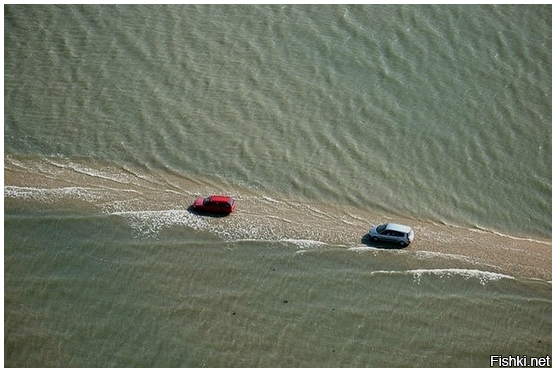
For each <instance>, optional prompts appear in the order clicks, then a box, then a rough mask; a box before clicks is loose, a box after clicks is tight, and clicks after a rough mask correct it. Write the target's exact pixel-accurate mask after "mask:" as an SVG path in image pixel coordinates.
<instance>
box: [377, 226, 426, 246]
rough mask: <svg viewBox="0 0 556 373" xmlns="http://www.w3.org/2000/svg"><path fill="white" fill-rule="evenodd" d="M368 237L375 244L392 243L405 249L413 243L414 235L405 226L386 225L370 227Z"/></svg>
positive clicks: (411, 230)
mask: <svg viewBox="0 0 556 373" xmlns="http://www.w3.org/2000/svg"><path fill="white" fill-rule="evenodd" d="M369 237H370V238H371V240H373V241H375V242H376V241H385V242H393V243H397V244H399V245H400V246H404V247H405V246H407V245H409V244H410V243H411V241H413V239H414V238H415V233H414V232H413V229H411V228H410V227H408V226H407V225H401V224H396V223H386V224H381V225H377V226H375V227H372V228H371V231H370V232H369Z"/></svg>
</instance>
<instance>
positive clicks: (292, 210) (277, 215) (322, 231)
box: [4, 162, 552, 281]
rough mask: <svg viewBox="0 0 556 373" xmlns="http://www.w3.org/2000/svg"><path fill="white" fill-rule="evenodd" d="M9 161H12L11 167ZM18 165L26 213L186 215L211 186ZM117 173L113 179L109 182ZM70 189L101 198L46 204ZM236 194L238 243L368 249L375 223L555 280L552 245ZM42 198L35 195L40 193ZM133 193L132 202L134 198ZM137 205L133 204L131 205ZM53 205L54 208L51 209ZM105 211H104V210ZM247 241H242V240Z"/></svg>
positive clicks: (12, 183) (472, 258) (14, 180)
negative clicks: (393, 224)
mask: <svg viewBox="0 0 556 373" xmlns="http://www.w3.org/2000/svg"><path fill="white" fill-rule="evenodd" d="M7 163H10V162H7ZM35 166H36V165H29V164H24V165H22V164H21V163H19V164H18V163H15V162H14V163H12V164H8V165H7V166H6V165H5V167H4V186H5V189H4V203H5V206H6V208H18V207H21V206H23V207H24V208H25V209H29V208H31V209H32V208H33V206H34V205H35V206H38V207H41V206H42V207H45V208H53V207H54V208H55V206H56V204H57V203H59V202H60V201H62V202H63V203H66V204H68V205H69V206H74V207H78V208H90V209H91V211H95V210H96V212H99V210H100V212H107V211H108V212H110V209H116V208H123V209H125V210H131V211H141V210H145V209H147V210H148V209H150V210H164V209H177V210H181V209H183V210H185V209H186V208H187V205H188V203H189V202H190V201H189V200H190V199H192V198H193V196H195V195H199V194H200V195H202V194H204V193H208V192H209V190H211V189H214V186H212V188H210V186H209V188H207V185H206V184H204V183H200V182H199V181H195V180H189V179H185V178H182V177H180V176H177V175H164V177H163V179H161V178H160V175H158V176H157V175H154V176H152V175H149V176H148V177H145V176H140V175H139V176H138V175H137V174H134V173H125V172H122V170H117V171H114V170H111V171H106V170H103V171H102V172H104V174H101V172H100V171H94V170H93V169H88V171H87V172H83V171H82V170H81V171H79V170H78V171H76V169H75V167H60V166H59V165H52V164H46V165H45V164H41V166H40V167H35ZM111 175H112V176H111ZM25 188H36V190H31V191H35V192H37V191H38V192H37V193H38V194H39V197H37V196H36V195H35V196H33V193H30V195H29V196H22V195H20V196H17V195H13V190H19V191H21V190H23V191H25V190H27V189H25ZM71 188H76V189H73V190H74V191H75V190H80V191H84V192H85V193H91V191H92V192H93V193H97V194H96V195H93V196H89V197H90V198H89V199H88V198H87V196H85V197H83V196H81V195H80V193H81V192H80V193H77V194H75V193H74V194H68V196H67V198H65V199H64V198H61V199H60V198H58V197H57V198H58V200H56V201H53V200H52V198H42V197H40V194H41V193H42V194H44V192H45V191H46V192H48V191H49V190H58V191H60V190H62V191H69V190H71ZM229 192H232V193H233V194H235V195H236V196H237V199H238V202H239V209H238V211H237V214H234V216H233V217H232V219H228V220H225V221H223V222H217V223H215V224H229V225H230V226H228V227H227V229H229V230H231V231H233V233H232V235H233V234H237V235H238V236H237V238H248V237H249V235H250V234H253V232H256V234H258V235H261V236H264V237H268V238H270V239H280V238H284V237H289V238H300V239H307V240H315V241H322V242H325V243H331V244H340V245H346V246H348V247H350V246H351V247H354V246H364V245H365V243H366V242H365V240H364V238H365V234H366V233H367V232H368V229H369V225H370V224H376V223H380V222H383V221H387V220H390V219H395V220H397V221H399V222H401V223H406V224H408V225H411V226H412V227H413V228H414V230H415V233H416V240H415V242H414V243H412V244H411V245H410V246H409V247H408V248H406V249H405V250H408V251H413V252H416V253H419V254H421V255H422V256H426V255H427V253H436V254H438V256H445V257H446V258H449V259H450V260H454V261H458V262H460V263H461V266H462V268H464V267H466V268H473V269H480V270H484V271H490V272H496V273H501V274H505V275H510V276H514V277H519V278H536V279H542V280H548V281H551V280H552V242H551V240H550V239H547V240H546V241H542V240H533V239H528V238H520V237H511V236H509V235H504V234H500V233H496V232H489V231H484V230H479V229H471V228H464V227H453V226H447V225H443V224H436V223H431V222H423V221H416V220H410V219H403V218H396V217H387V216H384V215H381V214H374V213H373V212H370V211H368V210H362V209H357V208H348V207H345V206H330V205H322V204H311V203H299V202H295V201H285V200H281V199H279V198H274V197H272V198H271V197H266V196H261V195H256V194H252V192H250V191H246V190H230V191H229ZM35 194H36V193H35ZM130 195H133V197H134V198H130ZM131 201H133V203H132V202H131ZM53 205H54V206H53ZM99 206H100V207H99ZM241 235H243V236H241Z"/></svg>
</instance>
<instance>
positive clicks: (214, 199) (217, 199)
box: [210, 196, 232, 202]
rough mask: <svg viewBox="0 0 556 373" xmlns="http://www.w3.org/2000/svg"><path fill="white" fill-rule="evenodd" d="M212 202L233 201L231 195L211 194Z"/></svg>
mask: <svg viewBox="0 0 556 373" xmlns="http://www.w3.org/2000/svg"><path fill="white" fill-rule="evenodd" d="M210 200H211V202H231V200H232V197H230V196H210Z"/></svg>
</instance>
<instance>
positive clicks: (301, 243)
mask: <svg viewBox="0 0 556 373" xmlns="http://www.w3.org/2000/svg"><path fill="white" fill-rule="evenodd" d="M278 241H279V242H286V243H290V244H294V245H296V246H298V247H299V248H301V249H306V248H309V247H320V246H323V245H326V243H325V242H321V241H315V240H306V239H295V238H281V239H280V240H278Z"/></svg>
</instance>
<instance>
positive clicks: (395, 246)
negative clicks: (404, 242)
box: [361, 233, 405, 250]
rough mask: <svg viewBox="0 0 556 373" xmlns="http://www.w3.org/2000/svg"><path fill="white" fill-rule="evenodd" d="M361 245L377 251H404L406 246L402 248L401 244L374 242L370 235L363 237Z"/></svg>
mask: <svg viewBox="0 0 556 373" xmlns="http://www.w3.org/2000/svg"><path fill="white" fill-rule="evenodd" d="M361 243H362V244H363V245H367V246H370V247H374V248H376V249H388V250H402V249H405V247H404V246H401V245H399V244H395V243H393V242H382V241H373V240H371V236H369V234H368V233H367V234H365V235H364V236H363V237H361Z"/></svg>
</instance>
